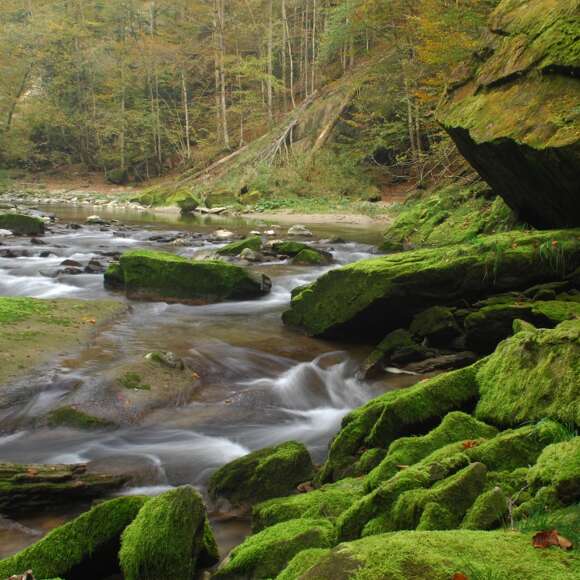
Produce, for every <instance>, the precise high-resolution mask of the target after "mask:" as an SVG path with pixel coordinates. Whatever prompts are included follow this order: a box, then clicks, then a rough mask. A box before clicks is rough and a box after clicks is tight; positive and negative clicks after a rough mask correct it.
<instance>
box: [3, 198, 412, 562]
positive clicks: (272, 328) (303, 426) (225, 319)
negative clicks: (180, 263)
mask: <svg viewBox="0 0 580 580" xmlns="http://www.w3.org/2000/svg"><path fill="white" fill-rule="evenodd" d="M43 209H44V210H45V211H47V212H50V213H52V214H55V215H56V217H57V218H58V221H57V225H55V226H52V227H51V228H50V229H51V231H50V232H49V233H47V234H46V235H45V236H44V238H42V240H43V241H44V243H45V244H44V245H35V244H32V243H31V241H30V239H28V238H16V239H11V240H10V241H7V242H5V244H4V245H3V246H1V247H2V248H3V249H5V248H10V249H12V250H14V254H15V255H16V256H15V257H0V295H5V296H8V295H10V296H31V297H37V298H76V299H93V298H112V299H114V300H123V301H126V299H125V298H124V297H123V296H121V295H119V294H115V293H111V292H109V291H107V290H105V288H104V287H103V277H102V274H85V273H83V274H77V275H67V274H59V275H56V276H55V273H56V272H57V271H58V270H59V269H62V267H61V266H60V264H61V263H62V262H63V260H65V259H69V260H74V261H76V262H79V263H81V264H82V265H83V266H84V265H86V264H87V263H88V262H89V261H90V260H91V259H92V258H96V259H98V260H99V259H103V256H105V255H107V254H110V253H112V252H122V251H124V250H127V249H130V248H137V247H140V248H141V247H143V248H154V249H159V250H165V251H172V252H176V253H178V254H180V255H184V256H188V257H189V256H194V255H195V254H196V253H198V252H205V251H207V250H215V249H217V248H218V247H219V246H220V245H224V244H225V243H226V242H224V241H221V242H220V241H209V240H208V237H210V234H211V233H212V232H214V231H215V230H217V229H219V228H227V229H229V230H231V231H233V232H235V233H236V234H244V235H245V234H247V233H248V232H249V231H250V230H253V229H256V228H257V229H260V230H264V229H265V224H260V223H259V222H251V221H245V220H240V219H229V220H228V219H225V218H223V219H220V218H215V217H212V218H205V219H203V220H202V219H195V218H190V219H181V218H179V217H177V216H172V215H158V214H151V213H137V212H135V211H133V212H131V211H123V210H116V211H113V210H105V209H101V208H99V209H98V210H97V209H95V208H90V207H76V208H75V207H54V206H51V207H50V208H43ZM94 213H98V214H99V215H101V216H102V217H103V218H105V219H107V220H111V219H116V220H119V222H120V223H119V224H118V225H114V226H113V227H110V228H109V227H100V226H88V225H84V222H85V219H86V217H87V216H88V215H91V214H94ZM71 224H83V226H82V227H80V228H78V229H76V228H75V229H73V227H74V226H72V227H71ZM287 227H288V226H281V227H280V230H279V231H278V232H277V235H276V237H280V238H283V237H285V233H286V230H287ZM309 229H311V230H312V231H313V232H314V239H315V240H317V242H318V241H320V243H321V244H322V247H325V249H328V250H329V251H331V252H332V254H333V257H334V260H335V264H333V265H332V266H331V267H336V266H337V265H341V264H346V263H349V262H352V261H356V260H360V259H363V258H366V257H369V256H371V255H372V251H373V246H372V245H371V244H373V243H377V242H378V241H379V239H380V233H381V232H380V230H378V229H376V230H374V231H373V230H372V229H370V230H369V229H360V228H356V227H351V228H349V227H348V226H335V225H326V226H318V227H317V226H309ZM337 235H340V237H341V238H343V240H344V243H334V244H333V243H331V242H328V241H327V242H324V239H325V238H326V239H328V238H330V237H331V236H337ZM176 236H177V237H178V238H179V239H181V238H182V239H183V240H185V242H182V243H181V244H178V245H176V244H175V243H174V242H169V241H168V240H170V239H172V238H174V237H176ZM184 236H185V237H184ZM255 269H257V270H259V271H263V272H264V273H266V274H267V275H268V276H270V278H271V279H272V281H273V288H272V292H271V294H269V295H268V296H266V297H264V298H263V299H260V300H256V301H248V302H227V303H222V304H214V305H208V306H185V305H178V304H172V305H168V304H165V303H144V302H132V303H130V309H129V312H128V313H127V314H126V315H123V316H121V317H120V318H119V319H117V320H115V321H114V322H112V323H111V324H108V325H105V326H104V327H103V328H102V329H100V330H99V332H98V333H97V336H96V337H95V339H94V340H93V341H92V342H91V343H90V344H89V345H87V346H86V347H83V348H79V349H78V351H77V352H75V353H74V354H68V355H66V356H64V357H60V358H59V359H57V360H54V361H52V363H51V364H50V365H47V366H44V367H42V369H41V370H40V371H38V372H35V374H34V375H32V376H29V377H26V378H25V379H22V380H21V381H18V382H16V383H15V384H12V385H9V386H8V387H7V390H6V392H5V393H2V398H0V461H8V462H17V463H81V462H83V463H84V462H87V461H92V460H103V461H108V462H112V463H113V464H114V463H115V462H120V463H121V464H122V465H125V466H127V467H128V468H130V467H131V466H135V468H136V469H140V470H142V471H143V475H142V477H141V479H142V481H141V482H140V484H139V485H138V486H136V487H134V488H132V489H130V490H124V491H123V493H145V494H151V495H153V494H156V493H160V492H161V491H164V490H166V489H167V488H169V487H170V486H174V485H181V484H191V485H194V486H195V487H196V488H198V489H199V490H200V491H201V492H202V493H204V490H205V485H206V483H207V480H208V477H209V476H210V475H211V473H212V472H213V471H214V470H215V469H216V468H218V467H219V466H221V465H223V464H224V463H226V462H228V461H231V460H233V459H235V458H237V457H240V456H242V455H244V454H246V453H248V452H249V451H251V450H255V449H258V448H261V447H265V446H269V445H274V444H277V443H281V442H283V441H287V440H290V439H294V440H298V441H302V442H303V443H304V444H305V445H307V447H308V448H309V450H310V452H311V453H312V456H313V460H314V461H315V463H321V462H322V461H324V458H325V455H326V452H327V448H328V442H329V440H330V438H331V437H332V436H333V435H334V434H335V433H336V432H337V430H338V429H339V426H340V422H341V420H342V418H343V417H344V415H345V414H347V413H348V412H349V411H350V410H351V409H353V408H355V407H357V406H360V405H362V404H364V403H365V402H366V401H368V400H369V399H370V398H372V397H374V396H377V395H378V394H380V393H382V392H384V391H386V390H388V389H391V388H399V387H401V386H406V385H407V384H409V382H410V381H411V379H410V377H404V376H396V375H393V378H392V379H390V380H389V381H388V382H384V381H383V382H378V383H365V382H360V381H358V380H357V379H356V378H355V370H356V365H357V361H360V360H361V358H362V357H363V356H365V355H366V354H367V353H368V352H369V348H368V347H364V346H357V345H344V344H342V345H341V344H333V343H331V342H327V341H322V340H316V339H312V338H308V337H305V336H303V335H301V334H300V333H298V332H296V331H293V330H291V329H288V328H286V327H284V325H283V324H282V322H281V313H282V312H283V310H284V309H285V308H286V307H287V305H288V303H289V300H290V291H291V290H292V289H293V288H295V287H297V286H300V285H302V284H305V283H308V282H310V281H312V280H314V279H315V278H317V277H318V276H320V275H321V274H322V273H324V271H326V270H328V269H329V267H328V266H327V267H324V268H318V267H315V268H312V267H298V266H292V265H290V264H288V263H287V262H280V261H277V262H271V263H264V264H259V265H257V266H256V267H255ZM151 351H172V352H175V353H176V354H177V355H178V356H180V357H183V358H184V359H186V360H187V361H188V368H194V369H195V372H196V374H197V375H198V376H199V380H198V381H197V382H196V383H195V387H192V388H190V389H186V390H176V392H172V393H171V394H170V396H167V397H161V398H160V397H155V396H154V395H153V394H149V393H145V394H143V396H142V398H141V399H139V398H137V399H135V400H131V401H130V404H129V403H127V401H126V400H120V399H119V397H118V394H117V393H116V392H115V391H114V390H111V388H110V384H111V380H112V379H111V377H112V376H113V375H114V373H115V371H116V370H117V369H118V368H119V367H122V366H123V365H126V364H127V363H128V362H132V361H140V360H142V359H143V357H144V355H145V354H147V353H148V352H151ZM69 404H73V405H79V406H81V407H82V408H83V409H89V410H90V409H91V408H94V409H98V410H99V414H100V415H104V416H107V417H111V418H112V419H114V420H115V421H116V422H119V423H120V424H121V427H120V428H119V429H117V430H113V431H77V430H73V429H68V428H67V429H65V428H53V429H48V428H39V427H35V419H37V418H38V417H41V416H43V415H45V414H46V413H47V412H48V411H50V410H51V409H54V408H56V407H59V406H62V405H69ZM144 466H145V467H146V469H145V468H144ZM86 507H87V506H71V509H70V510H69V511H68V512H67V513H63V512H62V511H60V512H56V513H46V514H38V515H36V516H34V517H29V518H26V519H22V520H20V521H18V522H12V521H8V520H3V519H2V518H1V517H0V557H3V556H7V555H9V554H11V553H14V552H15V551H17V550H19V549H21V548H23V547H25V546H26V545H29V544H30V543H32V542H34V541H37V540H38V538H39V537H40V536H41V535H42V534H43V533H45V532H46V531H48V530H49V529H51V528H52V527H54V526H56V525H59V524H61V523H63V522H64V521H66V520H67V519H70V517H73V516H74V515H77V514H78V513H79V511H82V510H83V509H86ZM210 516H211V519H212V523H213V526H214V528H215V532H216V538H217V540H218V543H219V545H220V549H221V551H222V554H224V553H226V552H227V551H228V550H229V549H230V548H231V547H233V546H234V545H236V544H238V543H239V542H240V541H241V540H242V539H243V537H244V536H245V535H246V534H247V533H249V523H248V522H247V521H246V520H245V519H244V518H243V517H238V516H236V514H223V513H218V512H217V511H214V512H212V513H210Z"/></svg>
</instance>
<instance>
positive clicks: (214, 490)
mask: <svg viewBox="0 0 580 580" xmlns="http://www.w3.org/2000/svg"><path fill="white" fill-rule="evenodd" d="M313 475H314V466H313V465H312V459H311V458H310V454H309V453H308V450H307V449H306V447H304V445H303V444H302V443H297V442H296V441H288V442H287V443H282V444H281V445H278V446H276V447H267V448H265V449H260V450H258V451H254V452H252V453H249V454H248V455H245V456H244V457H240V458H239V459H236V460H234V461H232V462H230V463H227V464H226V465H224V466H223V467H220V469H218V470H217V471H216V472H215V473H214V474H213V475H212V477H211V479H210V482H209V487H208V491H209V493H210V495H211V496H212V497H213V498H214V499H217V498H225V499H227V500H229V501H230V502H232V503H233V504H236V505H239V504H242V505H243V504H255V503H259V502H261V501H264V500H267V499H271V498H274V497H281V496H287V495H290V494H292V493H295V492H296V487H297V486H298V484H300V483H303V482H305V481H307V480H309V479H311V478H312V476H313Z"/></svg>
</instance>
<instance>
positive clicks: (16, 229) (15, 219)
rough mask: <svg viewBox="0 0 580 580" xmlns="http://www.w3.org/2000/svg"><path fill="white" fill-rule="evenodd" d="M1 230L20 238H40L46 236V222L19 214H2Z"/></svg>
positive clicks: (0, 215)
mask: <svg viewBox="0 0 580 580" xmlns="http://www.w3.org/2000/svg"><path fill="white" fill-rule="evenodd" d="M0 229H3V230H8V231H10V232H12V233H14V234H16V235H18V236H38V235H41V234H44V231H45V227H44V222H43V221H42V220H41V219H39V218H37V217H32V216H29V215H24V214H19V213H4V214H0Z"/></svg>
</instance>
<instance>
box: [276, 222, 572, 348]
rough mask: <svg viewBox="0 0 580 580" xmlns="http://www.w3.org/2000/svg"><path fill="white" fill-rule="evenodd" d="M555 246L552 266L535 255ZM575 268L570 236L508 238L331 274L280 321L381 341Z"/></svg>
mask: <svg viewBox="0 0 580 580" xmlns="http://www.w3.org/2000/svg"><path fill="white" fill-rule="evenodd" d="M553 241H555V242H556V243H557V248H558V255H559V256H560V257H559V258H558V261H557V263H556V262H555V261H554V260H552V259H550V256H549V255H548V254H549V252H548V253H546V252H543V251H541V248H542V247H544V246H545V245H546V244H548V245H550V247H552V242H553ZM579 261H580V239H579V232H578V230H562V231H551V232H533V233H527V232H510V233H507V234H496V235H494V236H488V237H485V238H480V239H477V240H474V241H473V242H472V243H469V244H461V245H457V246H452V247H445V248H436V249H428V250H415V251H412V252H403V253H400V254H391V255H388V256H383V257H380V258H372V259H368V260H361V261H359V262H356V263H354V264H349V265H347V266H344V267H342V268H337V269H335V270H331V271H330V272H328V273H326V274H325V275H324V276H322V277H320V278H319V279H318V280H317V281H316V282H314V283H313V284H311V285H309V286H306V287H303V288H301V289H300V290H299V291H298V292H295V293H294V294H293V297H292V302H291V307H290V310H288V311H286V312H285V313H284V315H283V319H284V321H285V323H286V324H290V325H293V326H298V327H301V328H303V329H304V330H306V332H307V333H308V334H311V335H315V336H324V337H339V338H340V337H348V338H349V339H351V340H352V338H356V337H365V339H367V340H368V339H369V338H372V337H374V336H384V333H385V331H389V330H394V329H396V328H402V327H406V326H407V325H408V324H409V323H410V321H411V320H412V318H413V317H414V316H415V315H416V314H418V313H419V312H420V311H422V310H425V309H426V308H428V307H430V306H436V305H444V304H449V303H456V302H459V301H461V300H464V299H465V300H473V299H477V298H479V297H481V296H483V295H486V294H491V293H498V292H503V291H507V290H514V289H523V288H526V287H530V286H532V285H533V284H538V283H541V282H545V281H554V280H558V279H563V278H564V277H565V275H566V273H567V272H568V271H572V270H573V269H574V268H576V267H577V263H578V262H579Z"/></svg>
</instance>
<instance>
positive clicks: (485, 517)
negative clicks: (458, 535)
mask: <svg viewBox="0 0 580 580" xmlns="http://www.w3.org/2000/svg"><path fill="white" fill-rule="evenodd" d="M507 515H508V498H507V497H506V494H505V493H504V492H503V490H502V489H501V487H494V488H493V489H490V490H488V491H486V492H485V493H482V494H481V495H480V496H479V497H478V498H477V499H476V500H475V502H474V503H473V505H472V506H471V507H470V508H469V510H468V512H467V514H466V515H465V518H464V519H463V521H462V522H461V527H462V528H463V529H465V530H493V529H494V528H497V527H499V526H500V525H501V523H502V522H503V520H504V518H505V517H506V516H507Z"/></svg>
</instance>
